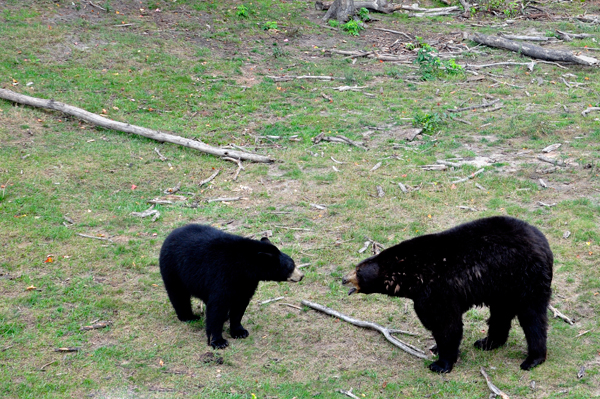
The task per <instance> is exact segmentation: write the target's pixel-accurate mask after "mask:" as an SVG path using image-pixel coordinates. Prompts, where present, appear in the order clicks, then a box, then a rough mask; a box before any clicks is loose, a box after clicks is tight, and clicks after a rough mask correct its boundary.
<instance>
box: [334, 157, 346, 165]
mask: <svg viewBox="0 0 600 399" xmlns="http://www.w3.org/2000/svg"><path fill="white" fill-rule="evenodd" d="M330 158H331V160H332V161H333V162H335V163H339V164H340V165H341V164H344V163H347V162H342V161H338V160H336V159H335V158H334V157H330Z"/></svg>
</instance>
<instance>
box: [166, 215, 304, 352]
mask: <svg viewBox="0 0 600 399" xmlns="http://www.w3.org/2000/svg"><path fill="white" fill-rule="evenodd" d="M160 273H161V274H162V278H163V281H164V283H165V288H166V290H167V294H168V295H169V299H170V300H171V304H172V305H173V307H174V308H175V312H176V313H177V317H178V318H179V320H181V321H190V320H197V319H198V318H199V317H198V316H195V315H194V314H193V313H192V306H191V301H190V300H191V297H192V296H194V297H197V298H200V299H201V300H202V301H203V302H204V303H205V304H206V336H207V338H208V343H209V345H211V346H212V347H213V348H220V349H222V348H225V347H226V346H227V345H228V342H227V340H226V339H224V338H223V324H224V323H225V321H226V320H227V318H228V317H229V320H230V334H231V337H232V338H246V337H247V336H248V331H247V330H246V329H245V328H244V327H243V326H242V324H241V321H242V316H243V315H244V312H245V311H246V307H247V306H248V303H250V299H251V298H252V296H253V295H254V292H255V291H256V288H257V287H258V282H259V281H285V280H288V281H294V282H298V281H300V280H301V279H302V277H303V276H304V275H303V274H302V273H301V272H300V271H299V270H298V269H297V268H296V266H295V264H294V261H293V260H292V258H290V257H289V256H287V255H286V254H284V253H281V252H280V251H279V250H278V249H277V248H276V247H275V246H274V245H273V244H271V242H270V241H269V240H268V239H267V238H262V239H261V240H260V241H257V240H251V239H248V238H244V237H240V236H236V235H232V234H228V233H225V232H223V231H221V230H217V229H215V228H212V227H210V226H203V225H198V224H190V225H187V226H184V227H180V228H178V229H175V230H174V231H173V232H172V233H171V234H169V236H168V237H167V239H166V240H165V242H164V243H163V246H162V249H161V251H160Z"/></svg>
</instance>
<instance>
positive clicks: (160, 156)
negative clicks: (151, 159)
mask: <svg viewBox="0 0 600 399" xmlns="http://www.w3.org/2000/svg"><path fill="white" fill-rule="evenodd" d="M154 152H155V153H157V154H158V158H159V159H160V160H161V161H163V162H164V161H166V160H168V159H169V158H167V157H165V156H164V155H163V154H161V153H160V151H159V150H158V148H156V147H154Z"/></svg>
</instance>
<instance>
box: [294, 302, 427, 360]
mask: <svg viewBox="0 0 600 399" xmlns="http://www.w3.org/2000/svg"><path fill="white" fill-rule="evenodd" d="M301 303H302V305H305V306H308V307H310V308H313V309H315V310H318V311H320V312H323V313H327V314H328V315H330V316H334V317H337V318H338V319H342V320H344V321H346V322H348V323H350V324H354V325H355V326H359V327H365V328H372V329H373V330H377V331H379V332H380V333H382V334H383V336H384V337H385V338H386V339H387V340H388V341H390V342H391V343H392V344H394V345H396V346H397V347H398V348H400V349H402V350H403V351H405V352H407V353H410V354H411V355H413V356H416V357H418V358H420V359H426V360H429V357H428V356H427V355H426V354H425V352H423V351H422V350H421V349H419V348H417V347H415V346H412V345H410V344H407V343H406V342H402V341H400V340H399V339H398V338H396V337H394V336H392V334H391V332H399V331H400V330H392V329H389V328H385V327H383V326H381V325H379V324H377V323H373V322H370V321H364V320H358V319H355V318H353V317H350V316H346V315H345V314H343V313H340V312H338V311H336V310H333V309H331V308H328V307H327V306H323V305H319V304H318V303H314V302H310V301H307V300H305V299H303V300H302V302H301ZM402 332H403V333H405V334H407V332H405V331H402ZM408 334H410V333H408Z"/></svg>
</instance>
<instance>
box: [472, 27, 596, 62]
mask: <svg viewBox="0 0 600 399" xmlns="http://www.w3.org/2000/svg"><path fill="white" fill-rule="evenodd" d="M470 39H471V40H473V41H474V42H476V43H479V44H485V45H486V46H489V47H496V48H502V49H505V50H510V51H515V52H517V53H521V54H523V55H526V56H528V57H531V58H537V59H541V60H546V61H562V62H572V63H575V64H580V65H596V64H598V60H597V59H596V58H592V57H587V56H583V55H575V54H573V53H572V52H571V51H562V50H550V49H546V48H543V47H541V46H537V45H535V44H530V43H518V42H514V41H512V40H508V39H505V38H503V37H499V36H488V35H483V34H481V33H474V34H473V35H471V36H470Z"/></svg>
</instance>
